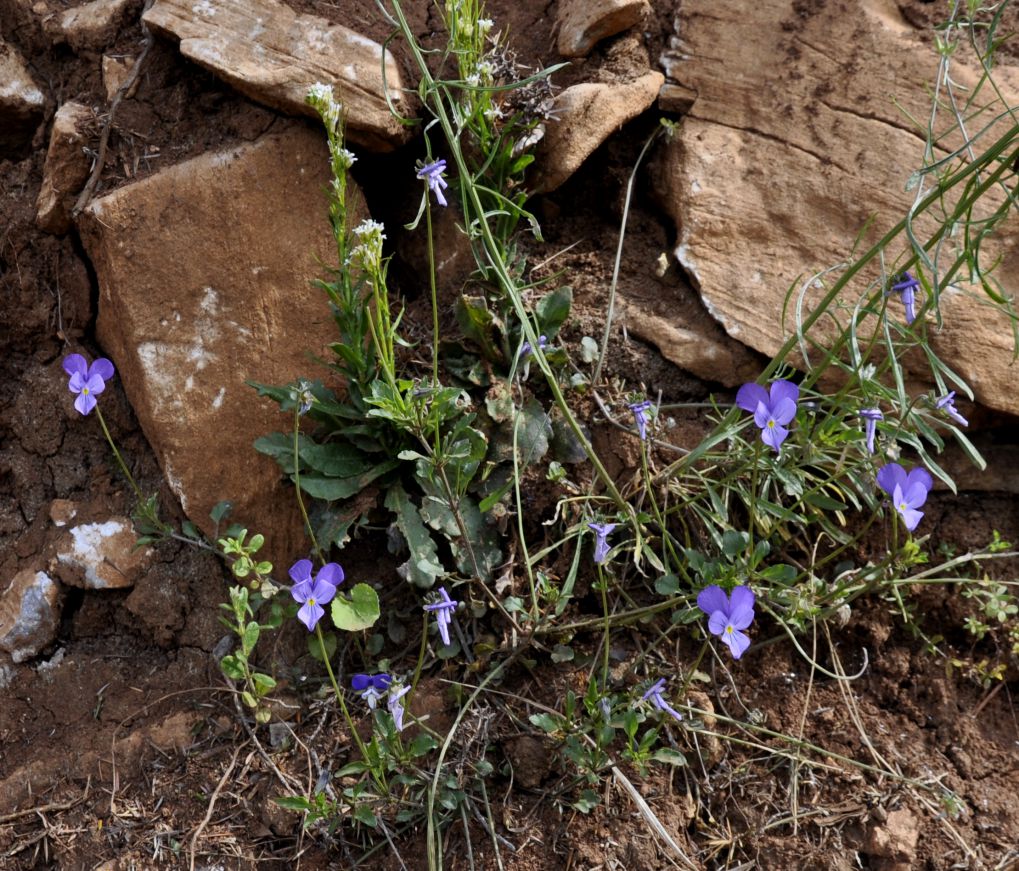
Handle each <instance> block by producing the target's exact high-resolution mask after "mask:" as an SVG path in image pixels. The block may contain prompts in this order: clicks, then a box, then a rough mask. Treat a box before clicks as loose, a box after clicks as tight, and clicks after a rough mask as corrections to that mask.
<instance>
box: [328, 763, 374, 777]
mask: <svg viewBox="0 0 1019 871" xmlns="http://www.w3.org/2000/svg"><path fill="white" fill-rule="evenodd" d="M370 769H371V766H370V765H369V764H368V763H367V762H348V763H347V764H346V765H344V766H343V768H341V769H340V770H339V771H337V772H336V773H335V774H334V775H333V779H334V780H340V779H341V778H344V777H353V776H354V775H355V774H364V773H365V772H366V771H369V770H370Z"/></svg>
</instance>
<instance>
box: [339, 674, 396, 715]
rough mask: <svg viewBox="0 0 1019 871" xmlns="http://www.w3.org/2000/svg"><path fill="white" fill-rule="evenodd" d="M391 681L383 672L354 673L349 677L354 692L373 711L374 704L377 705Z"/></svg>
mask: <svg viewBox="0 0 1019 871" xmlns="http://www.w3.org/2000/svg"><path fill="white" fill-rule="evenodd" d="M392 682H393V679H392V678H391V677H390V676H389V675H388V674H386V673H385V672H382V673H380V674H355V675H354V676H353V677H352V678H351V679H350V685H351V686H352V687H353V688H354V692H355V693H357V694H358V695H359V696H361V698H362V699H364V700H365V701H366V702H367V703H368V707H369V708H371V709H372V710H373V711H374V710H375V707H376V705H378V703H379V699H381V698H382V697H383V696H384V695H385V694H386V692H387V691H388V690H389V685H390V684H391V683H392Z"/></svg>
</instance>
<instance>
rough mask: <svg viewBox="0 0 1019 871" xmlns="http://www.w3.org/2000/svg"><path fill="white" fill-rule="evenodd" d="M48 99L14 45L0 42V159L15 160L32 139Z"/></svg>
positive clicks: (0, 40) (1, 40)
mask: <svg viewBox="0 0 1019 871" xmlns="http://www.w3.org/2000/svg"><path fill="white" fill-rule="evenodd" d="M45 105H46V98H45V96H44V95H43V92H42V91H41V90H40V89H39V86H38V85H37V84H36V82H35V79H34V78H32V74H31V73H30V72H29V70H28V67H27V66H26V65H25V60H24V58H23V57H22V56H21V55H20V54H19V53H18V50H17V49H16V48H14V46H13V45H9V44H8V43H6V42H4V41H3V39H0V159H2V158H5V157H11V156H12V155H14V154H16V153H18V152H20V150H21V149H22V148H23V147H24V146H25V145H26V144H27V142H28V141H29V140H30V139H31V138H32V134H33V133H34V132H35V129H36V127H38V126H39V122H40V121H41V120H42V113H43V108H44V107H45Z"/></svg>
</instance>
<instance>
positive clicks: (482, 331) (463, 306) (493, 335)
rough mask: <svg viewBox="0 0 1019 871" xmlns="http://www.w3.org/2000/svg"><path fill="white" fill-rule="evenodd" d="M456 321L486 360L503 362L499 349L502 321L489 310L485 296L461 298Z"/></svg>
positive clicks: (464, 296)
mask: <svg viewBox="0 0 1019 871" xmlns="http://www.w3.org/2000/svg"><path fill="white" fill-rule="evenodd" d="M456 320H457V323H458V324H459V325H460V329H461V330H463V334H464V336H466V337H467V338H468V339H470V340H471V341H472V342H474V343H475V344H476V345H477V346H478V347H479V348H480V349H481V352H482V354H483V355H484V356H485V357H486V358H488V359H489V360H491V361H493V362H498V361H501V360H502V356H503V355H502V354H501V353H500V351H499V349H498V347H497V342H498V336H497V331H498V332H502V331H503V330H502V326H503V325H502V321H500V320H499V319H498V318H497V317H496V316H495V315H494V314H493V313H492V312H491V311H490V310H489V308H488V302H487V301H486V300H485V298H484V297H483V296H467V295H466V294H465V295H463V296H461V297H460V299H459V300H458V301H457V304H456Z"/></svg>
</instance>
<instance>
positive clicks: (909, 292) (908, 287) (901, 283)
mask: <svg viewBox="0 0 1019 871" xmlns="http://www.w3.org/2000/svg"><path fill="white" fill-rule="evenodd" d="M918 287H920V282H919V281H917V280H916V279H915V278H914V277H913V276H912V275H910V274H909V273H908V272H903V273H902V275H900V276H899V280H898V281H897V282H896V283H895V284H893V285H892V293H897V294H899V295H900V296H901V297H902V304H903V306H905V308H906V323H907V324H912V323H913V321H915V320H916V291H917V288H918Z"/></svg>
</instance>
